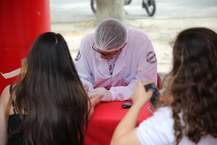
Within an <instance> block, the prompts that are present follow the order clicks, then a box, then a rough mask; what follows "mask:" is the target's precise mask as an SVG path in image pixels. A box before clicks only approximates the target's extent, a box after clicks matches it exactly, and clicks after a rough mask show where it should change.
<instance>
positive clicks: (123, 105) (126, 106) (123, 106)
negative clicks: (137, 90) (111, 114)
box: [122, 103, 133, 109]
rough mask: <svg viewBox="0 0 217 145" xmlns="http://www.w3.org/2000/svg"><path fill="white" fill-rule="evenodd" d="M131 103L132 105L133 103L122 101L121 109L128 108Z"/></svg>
mask: <svg viewBox="0 0 217 145" xmlns="http://www.w3.org/2000/svg"><path fill="white" fill-rule="evenodd" d="M132 105H133V103H123V104H122V108H123V109H128V108H130V107H131V106H132Z"/></svg>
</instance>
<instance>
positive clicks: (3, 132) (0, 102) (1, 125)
mask: <svg viewBox="0 0 217 145" xmlns="http://www.w3.org/2000/svg"><path fill="white" fill-rule="evenodd" d="M9 97H10V93H9V86H7V87H6V88H5V89H4V91H3V92H2V94H1V97H0V145H6V144H7V124H8V123H7V121H8V118H6V107H7V104H8V101H9Z"/></svg>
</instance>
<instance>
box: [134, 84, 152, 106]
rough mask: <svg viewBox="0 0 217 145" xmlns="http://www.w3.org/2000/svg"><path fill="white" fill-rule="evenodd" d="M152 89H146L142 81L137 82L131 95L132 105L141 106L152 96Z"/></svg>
mask: <svg viewBox="0 0 217 145" xmlns="http://www.w3.org/2000/svg"><path fill="white" fill-rule="evenodd" d="M152 94H153V93H152V91H148V92H147V91H146V90H145V88H144V84H143V83H142V81H138V82H137V88H136V90H135V92H134V95H133V98H132V100H133V105H134V106H138V107H143V106H144V104H145V103H147V102H148V101H149V100H150V99H151V96H152Z"/></svg>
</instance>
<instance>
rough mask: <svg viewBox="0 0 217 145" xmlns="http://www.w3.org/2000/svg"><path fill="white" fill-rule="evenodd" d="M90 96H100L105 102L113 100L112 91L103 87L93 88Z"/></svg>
mask: <svg viewBox="0 0 217 145" xmlns="http://www.w3.org/2000/svg"><path fill="white" fill-rule="evenodd" d="M88 96H89V97H90V98H94V97H100V98H101V99H100V100H101V101H105V102H108V101H112V93H111V92H110V91H109V90H107V89H105V88H103V87H100V88H96V89H94V90H92V91H91V92H90V93H89V94H88Z"/></svg>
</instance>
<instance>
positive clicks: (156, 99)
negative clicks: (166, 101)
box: [144, 83, 160, 107]
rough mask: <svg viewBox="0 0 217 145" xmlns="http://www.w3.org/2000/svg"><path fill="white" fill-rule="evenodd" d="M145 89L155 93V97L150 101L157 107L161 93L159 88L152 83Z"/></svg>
mask: <svg viewBox="0 0 217 145" xmlns="http://www.w3.org/2000/svg"><path fill="white" fill-rule="evenodd" d="M144 87H145V90H146V91H149V90H151V91H152V92H153V95H152V97H151V100H150V101H151V104H152V105H153V106H154V107H155V106H156V104H157V102H158V100H159V97H160V92H159V91H158V88H157V86H156V85H155V83H150V84H146V85H144Z"/></svg>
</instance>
